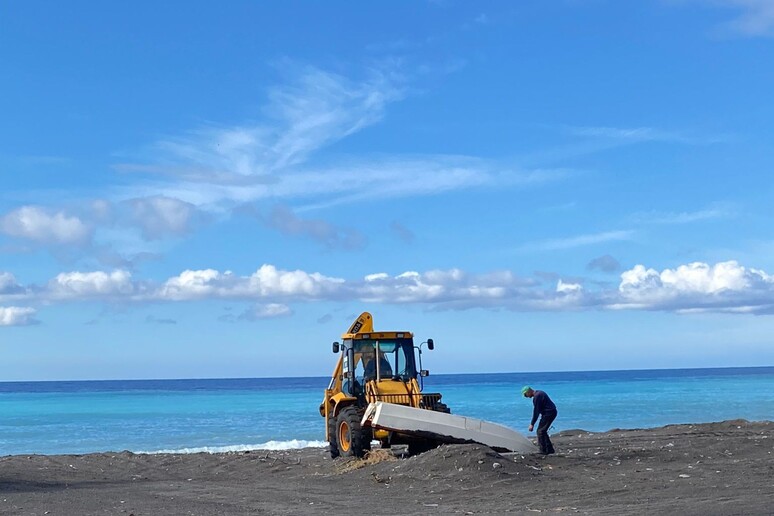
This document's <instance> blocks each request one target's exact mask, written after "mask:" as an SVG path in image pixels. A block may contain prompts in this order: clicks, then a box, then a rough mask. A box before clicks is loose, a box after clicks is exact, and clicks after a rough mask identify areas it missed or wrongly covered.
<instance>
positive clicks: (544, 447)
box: [537, 410, 556, 454]
mask: <svg viewBox="0 0 774 516" xmlns="http://www.w3.org/2000/svg"><path fill="white" fill-rule="evenodd" d="M554 419H556V411H555V410H551V411H548V412H545V413H543V414H541V415H540V423H539V424H538V427H537V438H538V445H539V446H540V453H545V454H548V453H554V445H553V444H552V443H551V439H549V438H548V428H549V427H550V426H551V423H553V422H554Z"/></svg>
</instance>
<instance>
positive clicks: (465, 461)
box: [0, 420, 774, 516]
mask: <svg viewBox="0 0 774 516" xmlns="http://www.w3.org/2000/svg"><path fill="white" fill-rule="evenodd" d="M554 441H555V445H556V448H557V451H558V453H557V455H555V456H549V457H541V456H521V455H513V454H498V453H496V452H494V451H492V450H490V449H489V448H487V447H485V446H481V445H476V444H469V445H449V446H442V447H440V448H438V449H435V450H432V451H429V452H426V453H424V454H421V455H417V456H414V457H405V456H403V453H402V449H401V448H397V447H396V448H395V449H393V450H392V452H391V453H387V451H386V450H380V451H379V452H376V453H375V454H374V456H373V457H371V458H370V459H368V460H361V461H356V460H347V459H338V460H335V461H334V460H331V459H330V458H329V457H328V453H327V451H326V450H325V449H303V450H291V451H273V452H266V451H254V452H244V453H228V454H204V453H202V454H189V455H182V454H181V455H171V454H170V455H163V454H162V455H138V454H133V453H129V452H121V453H99V454H87V455H57V456H43V455H31V456H27V455H19V456H7V457H3V458H2V459H0V513H2V514H20V515H21V514H24V515H57V514H66V515H71V514H72V515H76V514H77V515H96V514H101V515H104V514H126V515H132V514H133V515H135V516H140V515H159V514H175V515H181V514H196V515H208V514H229V515H238V514H336V513H341V514H344V513H347V514H385V515H386V514H502V513H534V512H547V513H581V514H584V513H585V514H646V513H650V514H664V513H667V512H671V513H675V514H771V513H772V511H773V510H774V509H773V508H774V457H773V456H772V451H774V423H771V422H748V421H744V420H737V421H725V422H720V423H711V424H700V425H672V426H666V427H663V428H657V429H647V430H611V431H609V432H602V433H590V432H585V431H583V430H567V431H563V432H561V433H559V434H556V435H555V436H554Z"/></svg>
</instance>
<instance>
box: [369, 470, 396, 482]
mask: <svg viewBox="0 0 774 516" xmlns="http://www.w3.org/2000/svg"><path fill="white" fill-rule="evenodd" d="M371 477H372V478H373V479H374V482H377V483H379V484H389V483H390V480H392V477H390V476H388V477H387V478H383V477H380V476H379V475H377V474H376V472H375V471H372V472H371Z"/></svg>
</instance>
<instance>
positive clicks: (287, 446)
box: [135, 439, 328, 455]
mask: <svg viewBox="0 0 774 516" xmlns="http://www.w3.org/2000/svg"><path fill="white" fill-rule="evenodd" d="M325 446H328V443H327V442H325V441H304V440H300V439H292V440H290V441H268V442H265V443H261V444H235V445H232V446H202V447H199V448H177V449H167V450H153V451H138V452H135V453H144V454H148V455H155V454H159V453H180V454H184V453H229V452H246V451H255V450H272V451H276V450H298V449H301V448H324V447H325Z"/></svg>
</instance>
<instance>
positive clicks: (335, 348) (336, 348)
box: [333, 342, 339, 353]
mask: <svg viewBox="0 0 774 516" xmlns="http://www.w3.org/2000/svg"><path fill="white" fill-rule="evenodd" d="M333 352H334V353H338V352H339V343H338V342H334V343H333Z"/></svg>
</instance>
